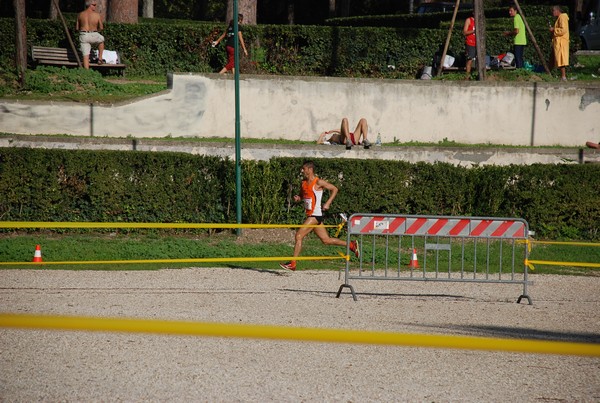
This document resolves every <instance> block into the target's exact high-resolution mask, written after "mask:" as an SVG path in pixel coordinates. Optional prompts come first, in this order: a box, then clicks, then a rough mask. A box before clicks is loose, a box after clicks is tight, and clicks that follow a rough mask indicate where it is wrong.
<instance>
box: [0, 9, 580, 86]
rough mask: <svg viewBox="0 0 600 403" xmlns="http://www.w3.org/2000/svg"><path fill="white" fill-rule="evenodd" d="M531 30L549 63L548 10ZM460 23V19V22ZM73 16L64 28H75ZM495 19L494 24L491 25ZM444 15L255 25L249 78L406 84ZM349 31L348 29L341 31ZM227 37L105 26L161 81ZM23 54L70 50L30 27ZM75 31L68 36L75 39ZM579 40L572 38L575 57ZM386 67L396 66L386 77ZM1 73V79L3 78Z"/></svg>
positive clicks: (498, 28) (528, 51)
mask: <svg viewBox="0 0 600 403" xmlns="http://www.w3.org/2000/svg"><path fill="white" fill-rule="evenodd" d="M525 10H526V11H525V13H526V14H527V15H529V16H530V17H531V19H530V22H531V24H530V25H531V28H532V30H533V32H534V35H535V36H536V37H537V38H538V44H539V45H540V48H541V50H542V53H543V54H544V55H546V57H549V56H550V40H549V39H547V38H548V31H547V26H546V24H545V21H546V19H547V18H548V17H547V15H548V9H547V8H546V7H541V6H531V7H526V8H525ZM487 13H488V14H490V15H489V17H488V18H490V20H488V31H487V38H486V42H487V51H488V54H490V55H498V54H501V53H505V52H506V51H509V50H510V49H511V48H512V43H511V40H510V38H507V37H505V36H504V35H502V33H503V32H504V31H505V30H508V29H510V28H511V22H510V18H509V17H508V16H507V13H506V9H505V8H498V9H490V10H489V11H488V12H487ZM462 17H465V16H463V15H461V18H462ZM73 18H74V16H69V22H68V24H69V26H71V27H74V25H75V24H74V21H73ZM492 18H495V19H492ZM449 19H450V18H449V16H448V15H446V13H437V14H427V15H398V16H395V15H392V16H367V17H360V18H359V17H354V18H352V19H348V20H344V19H338V20H333V21H332V22H331V23H332V24H336V25H332V26H307V25H292V26H289V25H258V26H244V39H245V42H246V44H247V47H248V48H249V51H250V54H251V55H250V58H245V57H243V58H242V59H241V60H240V62H241V66H242V67H241V69H242V71H244V72H246V73H258V74H261V73H262V74H265V73H266V74H285V75H332V76H351V77H383V78H407V77H409V78H410V77H414V76H416V75H417V72H418V70H419V69H420V68H421V67H422V66H425V65H431V62H432V59H433V56H434V54H435V53H436V51H438V50H439V48H440V46H441V45H442V44H443V43H444V41H445V38H446V35H447V25H445V24H447V21H449ZM345 24H352V25H353V26H352V27H349V26H345ZM224 29H225V25H224V24H221V23H210V22H196V21H174V20H170V21H168V20H167V21H165V20H142V22H141V23H139V24H107V26H106V29H105V37H106V48H107V49H112V50H118V51H119V52H120V53H121V55H122V59H123V61H124V63H126V64H127V73H128V74H133V75H164V74H165V73H166V72H168V71H173V72H179V71H185V72H203V73H206V72H215V71H218V70H220V69H221V67H222V66H223V65H224V64H225V60H226V55H225V50H224V45H220V46H219V47H217V48H213V47H212V46H211V45H210V44H211V42H212V41H213V40H215V39H216V38H217V37H218V36H219V35H220V34H221V33H222V32H223V30H224ZM461 30H462V26H461V24H460V23H457V24H456V25H455V28H454V33H453V35H452V38H451V43H450V52H449V54H451V55H455V56H458V55H461V54H462V53H463V51H464V43H463V42H464V41H463V36H462V34H461ZM27 32H28V46H32V45H41V46H59V47H67V46H68V44H67V41H66V39H65V35H64V31H63V28H62V25H61V23H60V22H58V21H50V20H36V19H28V21H27ZM74 33H75V32H74V29H73V28H71V34H72V36H73V38H75V39H76V40H77V35H74ZM13 37H14V19H0V69H1V70H4V71H12V70H14V67H13V63H14V57H12V55H14V52H15V48H14V46H15V45H14V40H13ZM578 41H579V39H578V38H577V35H572V47H571V49H572V50H575V49H577V47H578V46H579V44H578ZM525 59H526V60H528V61H530V62H531V63H533V64H541V62H540V61H539V60H538V56H537V54H536V53H535V49H534V47H533V46H527V47H526V48H525ZM388 65H393V66H394V68H393V69H389V68H388ZM1 70H0V71H1Z"/></svg>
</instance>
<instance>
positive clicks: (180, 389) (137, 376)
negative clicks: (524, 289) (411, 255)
mask: <svg viewBox="0 0 600 403" xmlns="http://www.w3.org/2000/svg"><path fill="white" fill-rule="evenodd" d="M532 279H533V281H534V285H533V286H531V287H530V295H531V297H532V298H533V302H534V305H532V306H529V305H526V304H516V303H515V301H516V298H517V297H518V296H519V295H520V291H521V287H519V286H518V285H497V284H490V285H487V284H457V283H445V284H444V283H432V282H428V283H415V282H394V281H362V282H361V281H356V282H353V284H354V286H355V288H356V290H357V292H358V293H359V301H357V302H354V301H353V300H352V298H351V296H350V295H349V294H348V293H347V291H346V293H345V294H344V295H343V296H342V297H341V298H340V299H336V298H335V294H336V292H337V289H338V287H339V285H340V283H341V282H340V280H338V273H337V272H319V271H300V272H295V273H291V272H282V271H279V270H251V269H228V268H218V269H205V268H193V269H177V270H160V271H125V272H123V271H120V272H109V271H58V270H2V271H0V306H1V309H0V310H1V311H3V312H12V313H28V314H52V315H71V316H78V315H82V316H99V317H134V318H151V319H152V318H156V319H167V320H185V321H202V322H227V323H248V324H273V325H285V326H297V327H325V328H347V329H365V330H381V331H393V332H402V333H432V334H456V335H473V336H489V337H528V338H538V339H550V340H566V341H583V342H593V343H600V314H599V312H600V278H598V277H575V276H551V275H533V276H532ZM0 369H1V370H0V401H7V402H13V401H17V402H31V401H182V402H183V401H186V402H189V401H210V402H214V401H226V402H229V401H295V402H296V401H340V402H341V401H344V402H348V401H361V402H362V401H436V402H439V401H471V402H481V401H511V402H514V401H533V402H546V401H589V402H592V401H600V359H598V358H589V357H574V356H554V355H537V354H520V353H504V352H486V351H470V350H444V349H431V348H409V347H390V346H371V345H349V344H328V343H314V342H291V341H271V340H250V339H225V338H202V337H191V336H168V335H142V334H124V333H104V332H100V333H91V332H90V333H88V332H66V331H45V330H15V329H0Z"/></svg>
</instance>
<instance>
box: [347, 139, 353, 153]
mask: <svg viewBox="0 0 600 403" xmlns="http://www.w3.org/2000/svg"><path fill="white" fill-rule="evenodd" d="M351 149H352V140H350V139H348V138H347V139H346V150H351Z"/></svg>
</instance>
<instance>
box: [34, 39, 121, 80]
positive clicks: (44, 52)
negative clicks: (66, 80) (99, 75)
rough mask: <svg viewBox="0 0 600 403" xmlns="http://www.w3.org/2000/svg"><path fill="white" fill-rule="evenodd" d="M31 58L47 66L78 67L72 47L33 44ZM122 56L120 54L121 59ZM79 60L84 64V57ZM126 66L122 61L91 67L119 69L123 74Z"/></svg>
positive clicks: (96, 64) (92, 65) (102, 69)
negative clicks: (50, 46)
mask: <svg viewBox="0 0 600 403" xmlns="http://www.w3.org/2000/svg"><path fill="white" fill-rule="evenodd" d="M31 59H32V60H33V62H34V63H35V64H40V65H46V66H66V67H77V66H78V65H77V57H75V54H74V53H73V51H72V50H71V49H66V48H48V47H44V46H32V47H31ZM120 59H121V57H120V56H119V60H120ZM79 60H81V63H82V65H83V57H82V56H81V54H80V55H79ZM125 67H127V66H125V65H124V64H122V63H119V64H108V63H102V64H98V63H90V68H91V69H95V70H99V71H109V70H117V71H118V72H119V73H120V74H121V75H125Z"/></svg>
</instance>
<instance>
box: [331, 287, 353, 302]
mask: <svg viewBox="0 0 600 403" xmlns="http://www.w3.org/2000/svg"><path fill="white" fill-rule="evenodd" d="M344 287H348V288H349V289H350V292H351V293H352V298H353V299H354V300H355V301H358V299H357V298H356V293H355V292H354V287H352V286H351V285H350V284H342V285H341V286H340V289H339V290H338V292H337V295H336V296H335V297H336V298H339V297H340V294H341V293H342V289H343V288H344Z"/></svg>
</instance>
